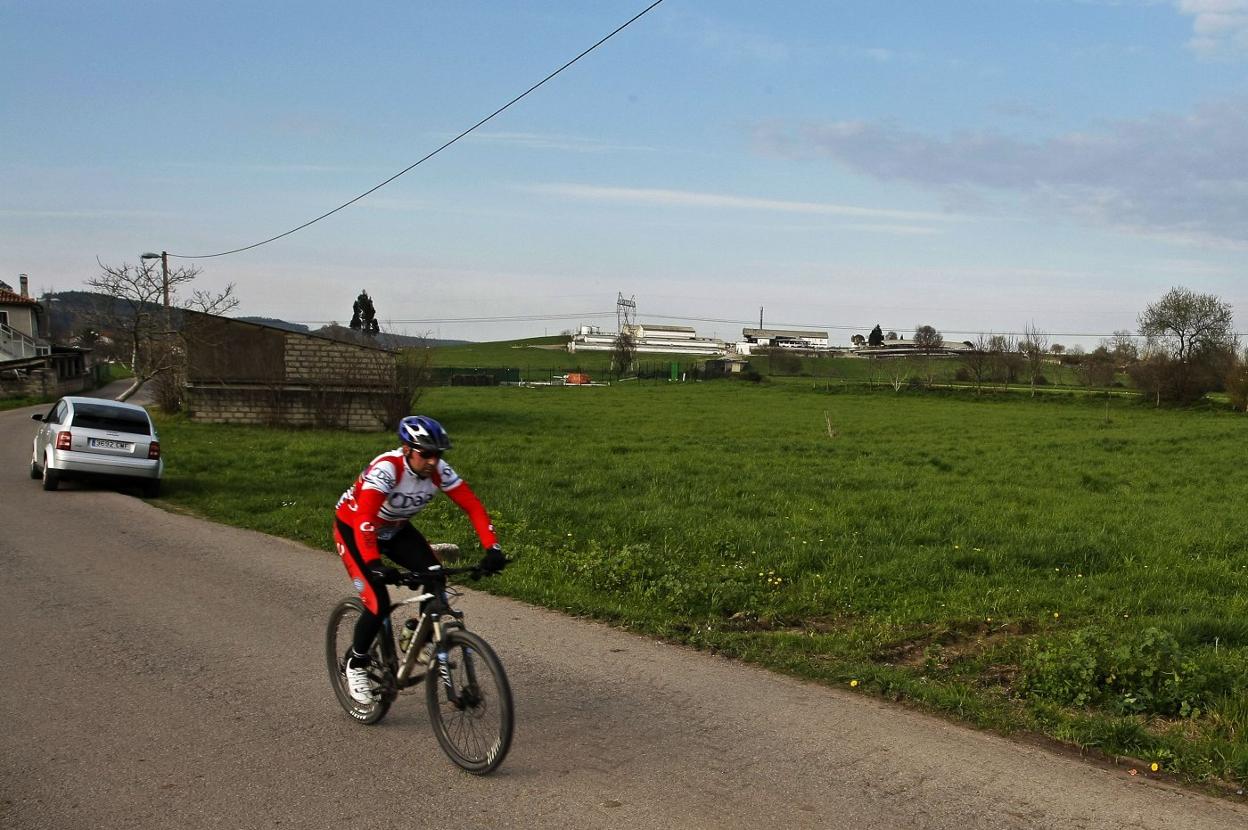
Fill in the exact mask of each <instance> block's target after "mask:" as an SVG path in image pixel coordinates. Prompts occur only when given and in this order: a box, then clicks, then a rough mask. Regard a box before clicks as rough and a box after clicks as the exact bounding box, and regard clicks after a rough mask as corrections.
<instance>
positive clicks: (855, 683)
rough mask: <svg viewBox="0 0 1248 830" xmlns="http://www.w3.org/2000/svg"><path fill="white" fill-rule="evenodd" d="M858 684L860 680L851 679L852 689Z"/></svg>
mask: <svg viewBox="0 0 1248 830" xmlns="http://www.w3.org/2000/svg"><path fill="white" fill-rule="evenodd" d="M857 685H858V681H857V680H851V681H849V688H851V689H852V688H854V687H855V686H857Z"/></svg>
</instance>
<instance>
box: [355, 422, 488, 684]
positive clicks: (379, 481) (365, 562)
mask: <svg viewBox="0 0 1248 830" xmlns="http://www.w3.org/2000/svg"><path fill="white" fill-rule="evenodd" d="M398 433H399V440H400V441H402V445H401V446H400V447H399V448H398V449H395V450H391V451H390V452H384V453H382V454H381V455H379V456H377V457H376V458H374V459H373V460H372V461H370V462H369V463H368V466H367V467H365V468H364V471H363V472H361V473H360V475H359V477H358V478H357V479H356V480H355V482H354V483H352V485H351V486H350V487H349V488H347V491H346V492H345V493H343V494H342V498H340V499H339V500H338V506H337V509H336V510H335V513H334V545H335V547H336V548H337V549H338V555H339V556H340V557H342V564H343V565H345V566H346V568H347V573H348V574H350V575H351V582H352V584H353V585H355V589H356V590H357V591H358V592H359V594H360V599H361V600H363V601H364V608H365V613H364V614H361V615H360V619H359V621H358V622H357V623H356V625H355V634H354V636H353V638H352V644H351V655H350V657H349V658H348V659H347V688H348V690H349V692H350V694H351V697H352V698H353V699H354V700H356V701H358V702H359V703H363V704H368V703H372V702H373V700H375V698H376V688H375V686H374V684H373V682H372V680H371V679H370V678H369V676H368V666H369V662H370V659H369V655H368V652H369V649H370V647H371V646H372V643H373V638H374V637H376V636H377V632H378V630H379V629H380V628H381V621H382V619H383V618H384V616H385V615H386V614H387V613H389V610H390V594H389V593H388V592H387V590H386V586H387V585H395V584H398V581H399V574H400V572H399V570H398V569H396V568H392V567H390V566H389V565H386V564H385V563H384V562H383V561H382V558H381V557H382V556H383V555H384V556H385V557H386V558H387V559H390V560H391V561H393V562H397V563H398V564H400V565H402V566H403V567H405V568H407V569H408V570H412V571H423V570H425V569H426V568H428V567H430V566H431V565H437V564H440V563H439V562H438V558H437V556H436V554H434V552H433V550H432V549H431V548H430V547H429V542H428V541H427V540H426V539H425V537H424V536H423V535H422V534H421V532H420V531H419V530H417V529H416V528H415V527H413V526H412V524H411V522H410V519H411V518H412V517H413V516H415V515H416V514H417V513H419V512H420V511H421V510H422V509H423V508H424V507H425V506H426V505H427V504H429V502H431V501H433V497H434V496H436V495H437V493H438V491H439V490H441V491H442V492H443V493H446V494H447V495H448V496H449V497H450V499H451V501H453V502H455V504H457V505H459V507H460V509H461V510H463V511H464V512H465V513H467V514H468V518H469V520H471V522H472V526H473V528H474V529H475V530H476V532H477V537H478V538H479V539H480V540H481V546H482V547H484V548H485V549H486V554H485V558H484V559H482V560H481V564H480V568H481V570H482V571H483V572H484V573H497V572H499V571H501V570H502V569H503V568H504V567H505V566H506V565H507V561H508V560H507V558H506V557H505V556H504V555H503V550H502V548H501V547H500V546H499V544H498V539H497V537H496V536H495V535H494V525H492V524H491V523H490V517H489V514H487V513H486V512H485V508H484V507H483V506H482V505H481V501H480V500H479V499H478V498H477V496H476V494H475V493H473V492H472V489H471V488H469V487H468V483H467V482H466V481H464V480H463V479H462V478H460V477H459V476H458V475H457V474H456V473H455V471H454V470H453V469H451V466H450V465H449V464H447V463H446V462H445V461H443V460H442V454H443V453H445V452H446V451H447V450H449V449H450V448H451V439H450V436H448V435H447V434H446V430H445V429H443V428H442V425H441V424H439V423H438V422H437V421H435V420H434V419H433V418H429V417H427V416H425V415H409V416H408V417H406V418H404V419H403V420H402V421H400V422H399V428H398Z"/></svg>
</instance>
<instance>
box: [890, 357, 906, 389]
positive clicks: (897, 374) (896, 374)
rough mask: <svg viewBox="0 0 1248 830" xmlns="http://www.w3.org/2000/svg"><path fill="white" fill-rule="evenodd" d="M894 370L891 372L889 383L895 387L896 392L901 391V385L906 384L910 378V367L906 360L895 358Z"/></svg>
mask: <svg viewBox="0 0 1248 830" xmlns="http://www.w3.org/2000/svg"><path fill="white" fill-rule="evenodd" d="M891 368H892V372H890V373H889V378H888V383H889V385H890V386H892V387H893V391H894V392H900V391H901V387H903V386H905V385H906V382H907V381H909V380H910V369H909V366H908V365H907V364H906V361H904V360H894V361H893V362H892V367H891Z"/></svg>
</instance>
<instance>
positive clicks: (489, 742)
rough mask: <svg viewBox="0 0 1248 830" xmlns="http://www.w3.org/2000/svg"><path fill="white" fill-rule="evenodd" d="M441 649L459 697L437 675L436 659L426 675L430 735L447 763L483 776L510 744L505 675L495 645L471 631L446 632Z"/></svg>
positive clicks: (508, 690)
mask: <svg viewBox="0 0 1248 830" xmlns="http://www.w3.org/2000/svg"><path fill="white" fill-rule="evenodd" d="M441 647H442V649H443V650H444V651H445V652H446V654H447V662H446V666H447V676H449V678H450V680H451V686H452V688H454V689H455V690H456V693H457V695H458V696H459V698H460V700H459V701H455V700H452V699H451V698H450V697H449V695H448V693H447V684H446V677H447V676H442V675H441V665H440V663H439V661H437V660H435V661H434V664H433V665H432V666H431V667H430V669H429V671H430V674H429V676H428V677H426V679H425V701H426V703H427V704H428V707H429V720H430V722H431V723H432V724H433V734H434V735H436V736H437V738H438V743H439V744H441V745H442V750H443V751H444V752H446V754H447V756H448V757H450V759H451V760H452V761H454V762H455V763H456V764H458V765H459V766H460V767H462V768H463V769H465V770H467V771H468V772H470V773H473V774H474V775H487V774H489V773H491V772H493V771H494V770H496V769H498V766H499V764H501V763H502V762H503V759H504V758H506V757H507V750H508V749H510V748H511V734H512V728H513V726H514V720H515V717H514V711H513V706H512V700H511V686H510V685H509V684H508V683H507V673H506V672H504V671H503V664H502V662H501V661H500V660H499V659H498V655H496V654H495V653H494V649H492V648H490V646H489V644H488V643H487V642H486V641H485V640H483V639H481V637H479V636H478V635H476V634H473V633H472V632H471V631H464V630H463V629H453V630H451V631H449V632H447V634H446V636H445V637H444V638H443V640H442V643H441ZM487 674H488V675H489V677H488V678H487V677H486V675H487Z"/></svg>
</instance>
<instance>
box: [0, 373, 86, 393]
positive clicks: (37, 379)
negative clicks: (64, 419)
mask: <svg viewBox="0 0 1248 830" xmlns="http://www.w3.org/2000/svg"><path fill="white" fill-rule="evenodd" d="M94 388H95V376H94V375H91V374H86V375H82V376H80V377H74V378H61V377H58V376H57V373H56V370H55V369H35V370H33V371H31V372H30V373H29V374H27V375H22V376H19V377H11V376H10V377H0V397H5V398H59V397H61V396H62V395H76V394H78V393H79V392H85V391H88V390H91V389H94Z"/></svg>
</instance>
